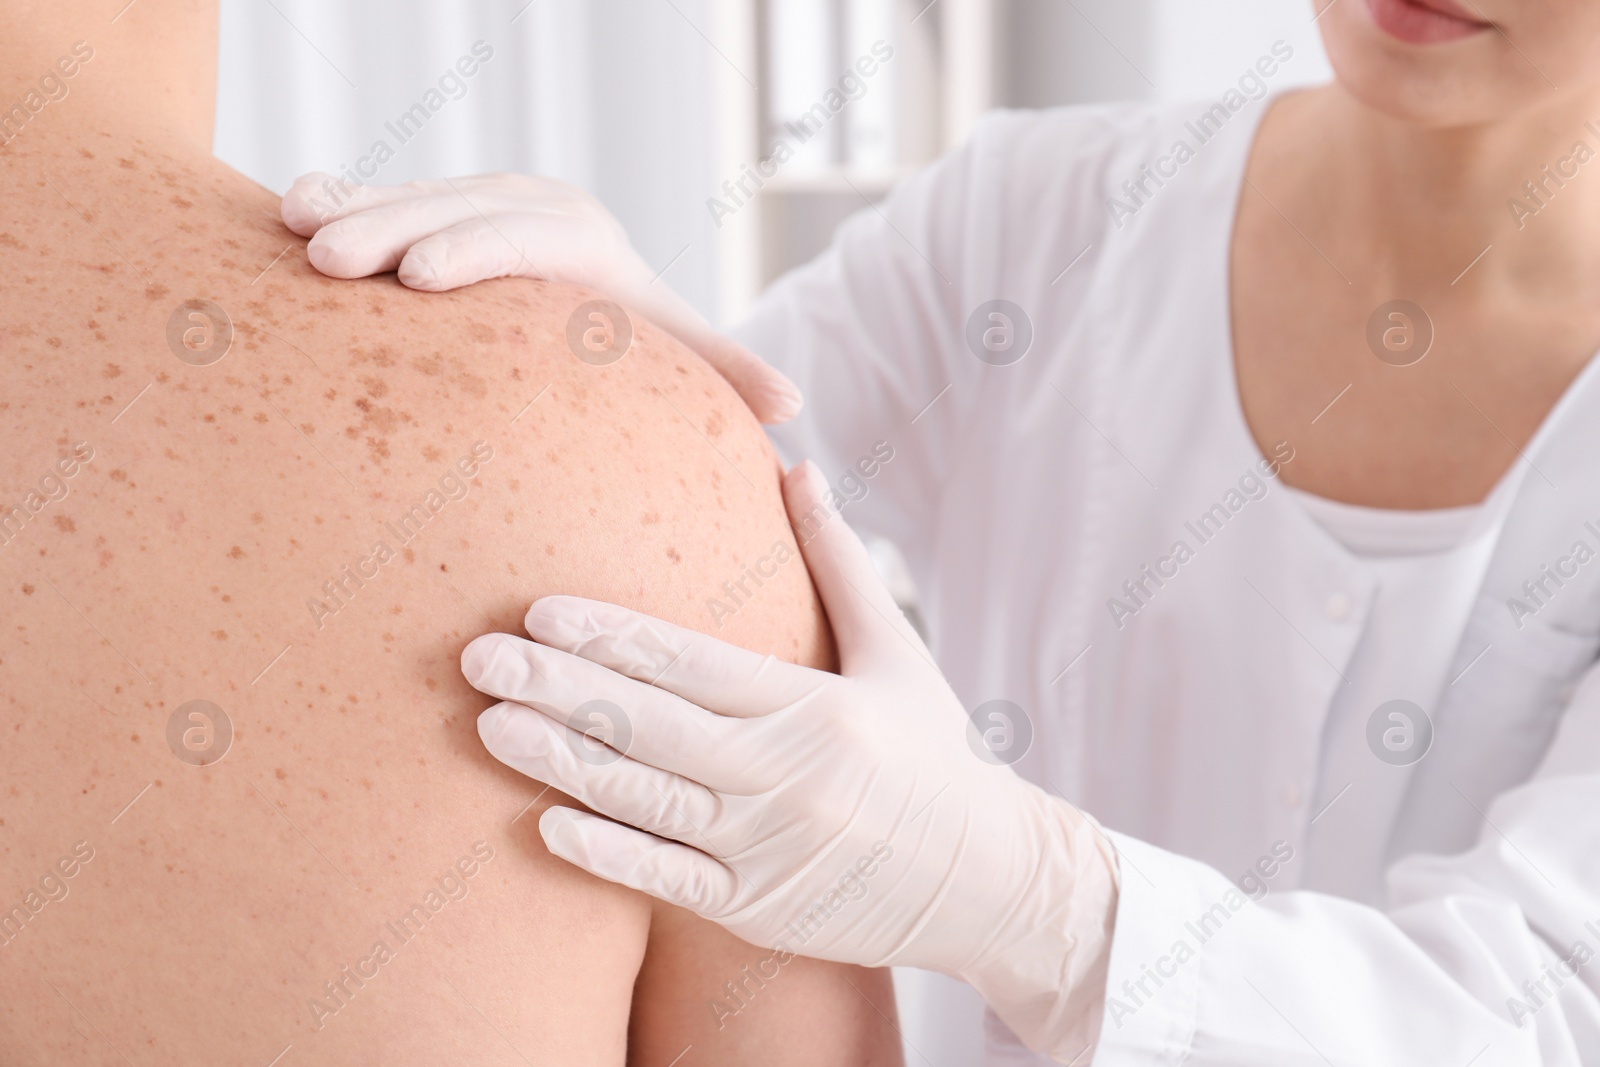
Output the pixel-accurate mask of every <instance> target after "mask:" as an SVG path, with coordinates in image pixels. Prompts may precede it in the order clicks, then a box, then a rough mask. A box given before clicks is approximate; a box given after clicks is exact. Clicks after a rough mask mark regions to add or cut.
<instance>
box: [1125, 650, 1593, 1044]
mask: <svg viewBox="0 0 1600 1067" xmlns="http://www.w3.org/2000/svg"><path fill="white" fill-rule="evenodd" d="M1462 802H1463V803H1467V801H1466V799H1465V798H1463V800H1462ZM1483 814H1484V816H1485V819H1484V825H1483V829H1482V832H1481V834H1480V837H1479V840H1478V843H1477V845H1476V846H1475V847H1474V848H1472V849H1471V850H1469V851H1467V852H1464V853H1462V854H1460V855H1454V856H1434V855H1415V856H1410V857H1407V858H1405V859H1402V860H1401V861H1400V862H1398V863H1397V864H1396V865H1395V866H1394V867H1393V868H1391V870H1390V872H1389V897H1390V901H1391V906H1390V907H1389V909H1388V910H1387V911H1380V910H1377V909H1375V908H1370V907H1366V906H1363V905H1360V904H1356V903H1353V902H1350V901H1347V900H1343V899H1340V898H1336V897H1331V896H1326V895H1322V894H1318V893H1311V892H1281V893H1270V894H1269V895H1267V896H1266V897H1264V898H1262V899H1260V900H1259V902H1256V901H1251V900H1250V899H1249V898H1247V897H1245V896H1244V895H1243V894H1242V893H1240V891H1239V890H1238V889H1237V888H1236V887H1235V886H1234V885H1233V884H1232V883H1231V882H1230V881H1229V880H1228V879H1227V878H1225V877H1224V876H1223V875H1222V874H1220V873H1219V872H1217V871H1215V870H1213V869H1212V868H1209V867H1207V866H1205V865H1203V864H1201V863H1197V862H1195V861H1192V860H1187V859H1184V858H1182V857H1179V856H1175V855H1173V854H1171V853H1168V852H1164V851H1162V850H1161V849H1158V848H1155V847H1153V846H1151V845H1148V844H1145V843H1143V842H1140V841H1137V840H1134V839H1131V838H1128V837H1125V836H1122V835H1117V834H1113V835H1112V838H1113V842H1114V844H1115V845H1116V846H1117V849H1118V853H1119V856H1120V864H1121V874H1122V877H1121V896H1120V899H1119V901H1118V905H1117V918H1116V927H1115V931H1114V933H1113V940H1112V948H1111V966H1110V973H1109V976H1108V980H1107V988H1106V1012H1105V1017H1104V1020H1103V1025H1102V1028H1101V1038H1100V1046H1099V1050H1098V1053H1097V1056H1096V1058H1095V1060H1094V1063H1095V1065H1096V1067H1133V1065H1138V1067H1149V1065H1151V1064H1167V1063H1180V1062H1181V1063H1184V1064H1187V1065H1193V1067H1209V1065H1218V1067H1221V1065H1224V1064H1226V1065H1229V1067H1251V1065H1256V1064H1260V1065H1272V1067H1288V1065H1295V1064H1306V1065H1312V1064H1315V1065H1318V1067H1329V1065H1330V1064H1337V1065H1340V1067H1342V1065H1344V1064H1360V1065H1390V1064H1393V1065H1397V1067H1399V1065H1407V1067H1410V1065H1424V1064H1425V1065H1440V1067H1467V1065H1468V1064H1471V1067H1501V1065H1505V1067H1511V1065H1515V1067H1557V1065H1560V1067H1567V1065H1577V1064H1591V1065H1592V1064H1600V671H1596V670H1591V671H1590V673H1589V674H1588V675H1587V676H1586V678H1585V679H1584V682H1583V684H1582V685H1581V686H1580V687H1579V689H1578V691H1577V692H1576V694H1575V695H1574V698H1573V702H1572V704H1571V705H1570V706H1569V709H1568V711H1567V714H1566V716H1565V719H1564V722H1563V724H1562V728H1561V731H1560V733H1559V734H1558V736H1557V739H1556V741H1555V743H1554V745H1553V746H1552V748H1551V750H1550V752H1549V754H1548V755H1547V756H1546V759H1545V761H1544V764H1543V766H1542V767H1541V769H1540V771H1539V772H1538V773H1537V774H1536V775H1535V777H1534V778H1533V779H1531V780H1530V781H1529V782H1527V783H1525V784H1524V785H1522V786H1520V787H1518V788H1516V789H1513V790H1509V791H1507V792H1506V793H1504V794H1502V795H1501V796H1500V797H1498V798H1497V799H1496V800H1495V802H1494V803H1493V804H1492V805H1489V806H1488V808H1487V810H1486V811H1485V812H1484V813H1483Z"/></svg>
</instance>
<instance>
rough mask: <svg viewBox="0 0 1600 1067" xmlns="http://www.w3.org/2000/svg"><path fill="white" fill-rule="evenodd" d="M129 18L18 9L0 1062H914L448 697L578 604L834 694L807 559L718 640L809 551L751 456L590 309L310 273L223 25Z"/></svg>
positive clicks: (0, 372) (13, 53)
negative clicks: (619, 877)
mask: <svg viewBox="0 0 1600 1067" xmlns="http://www.w3.org/2000/svg"><path fill="white" fill-rule="evenodd" d="M125 3H126V0H107V2H105V3H98V2H96V3H85V4H71V5H67V4H42V3H32V2H27V0H0V17H3V19H4V24H5V25H6V27H7V32H6V34H5V35H4V37H3V38H0V72H3V73H0V108H5V107H9V105H10V103H11V102H13V101H16V102H18V106H17V107H15V108H11V109H10V110H9V112H8V113H6V114H4V115H3V117H0V141H3V142H4V144H3V147H0V175H3V181H4V185H3V189H4V203H3V206H0V278H3V279H4V281H3V282H0V286H3V287H4V290H5V299H4V301H3V303H0V619H3V621H4V628H3V631H0V699H3V701H4V703H3V705H0V707H3V709H4V710H3V712H0V731H3V738H4V739H3V742H0V1063H3V1064H5V1065H7V1067H11V1065H23V1064H41V1065H43V1064H48V1065H52V1067H55V1065H63V1064H113V1063H116V1064H122V1063H127V1064H135V1065H143V1064H156V1063H161V1064H201V1063H224V1062H225V1063H239V1064H256V1065H260V1067H267V1065H268V1064H275V1065H282V1067H298V1065H304V1064H330V1065H350V1064H369V1063H371V1064H376V1063H383V1064H391V1065H406V1064H430V1065H431V1064H441V1063H448V1064H468V1063H470V1064H473V1065H484V1067H488V1065H496V1064H506V1065H511V1064H540V1065H544V1064H561V1065H587V1064H621V1063H624V1062H628V1063H636V1064H644V1065H651V1067H669V1065H670V1064H674V1063H681V1064H682V1065H683V1067H690V1065H703V1064H719V1063H727V1064H734V1063H753V1062H760V1063H764V1064H802V1063H816V1064H866V1063H875V1064H876V1063H893V1062H898V1059H899V1052H898V1041H897V1038H896V1035H895V1033H894V1030H893V1025H892V1022H891V1021H890V1020H892V1017H893V1006H892V999H891V997H890V994H889V989H888V981H887V977H886V975H885V974H884V973H883V972H867V971H860V970H856V969H853V968H847V967H842V966H836V965H832V964H824V963H818V962H815V961H808V960H801V959H793V958H788V957H786V956H783V955H777V954H774V953H773V952H771V951H768V950H765V949H756V948H752V947H751V946H748V945H745V944H743V943H741V942H738V941H736V940H734V939H733V938H732V937H731V936H730V935H728V934H726V933H724V932H723V931H721V930H720V929H719V928H716V927H713V926H711V925H709V924H706V923H703V922H701V921H700V920H698V919H695V918H693V917H691V916H688V915H687V914H685V913H682V912H676V911H673V910H671V909H667V908H665V907H663V906H655V905H652V903H651V902H650V901H648V900H647V899H645V898H643V897H640V896H637V895H635V894H632V893H630V892H628V891H626V890H623V889H620V888H618V887H616V886H613V885H609V884H605V883H601V882H599V881H596V880H595V879H592V878H590V877H588V876H587V875H585V874H583V873H582V872H580V871H578V870H577V869H575V868H573V867H570V866H568V865H566V864H564V863H562V862H560V861H558V860H556V859H554V858H553V857H551V856H550V855H548V854H547V853H546V852H545V850H544V848H543V846H542V844H541V842H540V839H539V835H538V831H537V822H538V815H539V813H540V812H541V811H542V810H543V809H544V808H545V807H547V806H548V805H550V804H552V803H556V802H564V803H571V802H570V801H568V800H566V798H563V797H560V796H558V795H556V794H554V793H551V792H546V791H542V790H541V788H540V786H539V785H538V784H537V783H534V782H530V781H529V780H528V779H526V778H523V777H522V776H520V775H518V774H516V773H515V772H512V771H510V770H507V769H505V768H503V767H501V766H500V765H498V764H497V763H495V762H494V761H493V760H492V759H491V758H490V757H489V756H488V755H487V754H486V753H485V752H484V751H483V749H482V747H481V745H480V744H479V742H478V739H477V735H476V731H475V727H474V722H475V718H476V715H477V713H478V711H480V710H481V709H482V708H483V707H484V706H485V704H486V701H485V700H484V698H482V697H481V696H479V695H477V694H475V693H473V692H472V691H471V690H470V689H469V688H468V687H467V686H466V684H465V683H464V682H463V681H461V678H460V674H459V671H458V668H457V661H458V656H459V654H460V650H461V647H462V646H463V645H464V644H465V643H466V641H467V640H469V639H470V638H471V637H473V636H475V635H477V634H479V633H481V632H483V631H484V630H486V629H499V630H507V631H512V632H520V618H521V615H522V612H523V611H524V609H525V608H526V606H527V605H528V604H529V603H530V602H531V601H533V600H534V599H535V598H537V597H539V596H542V595H545V594H549V593H557V592H561V593H574V594H581V595H586V596H592V597H598V598H601V599H604V600H615V601H619V602H621V603H624V604H629V605H631V606H635V607H638V608H641V609H643V610H646V611H649V612H652V613H654V614H657V615H661V616H664V617H666V618H669V619H675V620H677V621H679V622H682V623H684V624H687V625H690V626H697V627H700V628H702V629H708V630H715V631H716V632H717V633H718V634H719V635H721V636H726V637H728V638H730V639H732V640H735V641H739V642H741V643H743V644H745V645H747V646H749V647H751V648H755V649H764V650H769V651H771V652H773V653H776V654H778V655H781V656H784V657H786V658H789V659H792V660H795V661H798V662H803V663H809V664H814V665H821V664H826V663H828V662H829V660H830V657H831V655H832V653H831V646H830V642H829V638H828V635H827V631H826V628H825V623H824V620H823V618H822V616H821V613H820V610H819V608H818V605H817V601H816V599H815V596H814V594H813V591H812V589H811V586H810V583H809V580H808V578H807V575H806V574H805V572H804V569H803V568H802V567H800V566H798V565H796V566H793V567H787V568H783V569H781V570H780V572H779V573H778V575H777V576H776V577H773V578H770V579H767V580H766V581H765V582H764V584H762V585H761V587H760V588H759V589H758V590H756V591H755V594H754V595H753V596H751V597H749V598H748V599H745V600H743V601H742V604H741V606H740V607H739V609H738V610H737V612H735V613H734V614H732V615H731V616H727V617H725V618H721V619H720V620H718V621H720V622H721V627H720V629H718V628H717V625H716V621H714V620H713V619H712V617H711V616H710V615H709V614H708V613H707V608H706V604H707V601H708V600H710V599H712V598H713V597H715V596H717V595H719V591H720V590H721V588H722V585H723V583H724V582H725V581H728V580H735V581H737V580H738V579H739V578H740V577H741V575H742V574H743V573H744V569H745V566H746V564H747V563H748V562H749V561H751V560H754V559H756V558H758V557H761V556H764V555H767V554H768V553H769V552H770V549H771V546H772V545H773V544H774V543H775V542H785V543H789V542H790V540H791V533H790V531H789V529H788V526H787V523H786V521H785V519H784V512H783V508H782V506H781V503H780V500H779V496H778V489H777V473H778V470H777V464H776V461H775V459H774V457H773V455H772V453H771V451H770V450H769V449H768V447H767V445H766V443H765V439H764V438H763V437H762V435H761V433H760V431H759V428H758V427H757V426H756V424H755V422H754V420H753V419H752V418H751V417H750V416H749V414H748V413H747V412H745V411H744V410H743V408H742V407H740V406H739V404H738V401H737V399H736V398H735V396H734V394H733V393H732V392H731V391H730V390H729V389H728V388H727V387H726V386H725V385H724V384H723V382H722V381H721V379H720V378H718V376H717V375H716V374H714V373H712V372H711V371H710V370H709V369H708V368H706V367H705V366H703V365H701V364H699V363H698V362H697V361H696V360H695V359H694V357H692V356H690V355H689V354H687V353H686V352H685V351H684V350H682V349H681V348H680V347H678V346H677V345H676V344H675V343H673V342H672V341H670V340H669V339H668V338H667V337H666V336H665V335H664V334H662V333H661V332H660V331H659V330H657V329H655V328H653V327H652V326H651V325H650V324H649V323H647V322H643V321H640V320H637V319H636V320H635V321H634V322H633V324H632V325H633V329H634V334H635V336H634V338H633V342H632V345H631V347H630V348H629V349H628V350H627V352H626V354H625V355H624V356H623V357H622V358H621V359H620V360H618V361H617V362H614V363H612V364H610V365H597V364H596V363H594V362H585V361H583V360H580V359H578V358H576V357H575V356H574V354H573V352H572V351H570V350H569V347H568V340H567V327H568V319H569V316H571V314H572V312H573V311H574V309H576V308H577V307H578V306H579V305H580V304H581V303H582V302H583V301H584V300H586V299H588V297H589V295H590V294H585V293H579V292H574V291H567V290H560V289H556V288H552V287H545V286H541V285H538V284H535V283H530V282H498V283H491V284H488V285H484V286H480V287H477V288H474V289H472V290H470V291H466V292H462V293H458V294H451V295H447V296H432V297H426V298H424V297H419V296H415V295H413V294H411V293H409V292H407V291H405V290H404V289H402V288H401V287H399V286H398V285H397V284H396V283H394V282H393V280H392V279H388V278H384V279H378V280H375V281H372V282H368V283H360V284H356V285H352V284H350V283H344V282H329V281H326V280H325V279H323V278H321V277H320V276H318V275H317V274H316V273H315V272H314V271H313V270H311V269H310V268H309V267H308V266H307V264H306V263H305V259H304V253H303V248H302V242H301V241H300V240H298V239H296V238H294V237H293V236H292V235H290V234H289V233H288V232H287V231H286V230H285V229H284V228H283V226H282V225H281V223H280V222H279V221H278V219H277V215H276V207H277V199H276V197H274V196H273V195H271V194H270V193H268V192H267V191H266V190H263V189H261V188H258V187H256V186H255V185H253V184H252V183H251V182H249V181H248V180H246V179H244V178H243V177H241V176H240V175H238V174H236V173H234V172H232V171H230V170H229V169H228V168H227V167H225V166H223V165H221V164H220V163H218V162H216V161H214V160H213V159H211V158H210V156H209V153H208V146H209V143H210V122H211V110H212V99H213V98H212V82H213V80H214V69H212V65H211V62H210V57H212V56H213V55H214V54H215V33H216V12H215V10H214V5H213V4H211V3H205V2H200V0H190V2H177V0H167V2H160V0H147V2H145V3H139V4H135V5H133V6H131V7H128V8H127V9H126V10H122V12H121V14H120V15H119V14H118V12H119V9H122V8H123V6H124V4H125ZM114 17H115V21H113V19H114ZM201 302H209V303H201ZM216 309H220V311H218V310H216ZM224 313H225V315H226V316H227V317H226V318H223V314H224Z"/></svg>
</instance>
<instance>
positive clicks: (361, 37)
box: [216, 0, 1328, 1067]
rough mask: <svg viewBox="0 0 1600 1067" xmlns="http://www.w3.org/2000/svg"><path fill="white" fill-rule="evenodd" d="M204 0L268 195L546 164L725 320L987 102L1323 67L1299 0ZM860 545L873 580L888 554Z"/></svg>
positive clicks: (969, 1027)
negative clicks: (216, 22) (1271, 54)
mask: <svg viewBox="0 0 1600 1067" xmlns="http://www.w3.org/2000/svg"><path fill="white" fill-rule="evenodd" d="M222 10H223V16H222V57H221V76H220V86H219V89H220V98H219V103H218V116H217V135H216V151H217V155H218V156H220V157H221V158H222V159H224V160H226V161H227V162H228V163H230V164H232V165H233V166H234V167H236V168H238V169H239V170H241V171H243V172H244V173H245V174H248V175H250V176H251V177H253V178H254V179H255V180H257V181H259V182H260V183H262V184H263V185H265V186H267V187H268V188H270V189H273V190H274V191H277V192H280V193H281V192H282V191H284V190H285V189H287V188H288V186H289V184H290V182H291V181H293V179H294V178H295V177H296V176H297V175H299V174H301V173H303V172H305V171H309V170H323V171H328V172H330V173H335V174H340V173H347V174H349V175H351V176H352V177H353V178H357V179H359V180H361V181H364V182H370V183H378V184H389V183H394V182H403V181H411V180H414V179H418V178H438V177H443V176H447V175H456V174H469V173H480V172H484V171H498V170H514V171H524V172H530V173H541V174H548V175H552V176H554V177H558V178H562V179H564V180H566V181H570V182H573V183H575V184H577V185H581V186H583V187H584V188H586V189H588V190H589V191H590V192H592V193H594V194H595V195H597V196H598V197H599V198H600V199H601V200H602V201H603V202H604V203H605V204H606V205H607V207H609V208H610V209H611V211H612V212H613V213H614V214H615V215H616V216H617V217H618V218H620V219H621V220H622V222H623V224H624V225H625V226H626V227H627V229H628V232H629V233H630V234H631V235H632V238H633V242H634V245H635V246H636V247H637V248H638V249H639V251H640V252H641V253H642V254H643V256H644V258H645V259H646V261H648V262H649V263H651V264H653V265H654V266H655V267H656V268H657V269H659V270H660V271H662V272H663V273H662V277H663V280H664V281H666V282H667V283H668V284H670V285H671V286H672V287H673V288H674V289H676V290H677V291H678V292H680V293H682V294H683V295H684V296H685V297H687V298H688V299H689V300H690V301H691V302H692V303H694V304H695V305H696V306H698V307H699V308H700V309H701V310H702V311H703V312H704V313H705V314H706V315H707V317H708V318H710V319H711V320H712V321H713V322H714V323H717V324H719V325H724V326H726V325H731V324H732V323H734V322H736V321H737V320H738V319H739V317H740V316H741V315H742V314H743V313H744V311H745V309H746V308H748V307H749V305H750V303H751V301H752V300H753V299H754V298H755V296H756V294H757V293H759V292H760V290H761V288H762V287H763V286H764V285H765V284H766V283H767V282H769V281H771V280H772V279H773V278H775V277H777V276H778V275H779V274H781V273H782V272H783V271H785V270H787V269H789V268H790V267H793V266H796V265H798V264H800V263H803V262H805V261H806V260H807V259H809V258H810V257H811V256H813V255H815V254H816V253H817V252H818V251H820V250H821V249H822V248H823V247H825V246H826V245H827V243H828V240H829V238H830V236H831V235H832V232H833V230H834V228H835V226H837V224H838V223H839V222H840V221H841V220H842V219H843V218H845V217H846V216H848V215H849V214H851V213H853V212H855V211H859V210H863V209H866V208H867V206H868V205H869V204H870V203H871V202H873V201H875V200H877V199H879V198H881V197H882V196H883V195H884V194H885V193H886V192H887V191H888V190H889V188H890V187H891V186H892V185H893V183H894V181H895V180H896V178H897V177H899V176H900V175H903V174H904V173H906V172H907V171H908V170H911V169H914V168H915V167H917V166H918V165H920V164H922V163H925V162H927V161H928V160H930V159H932V158H933V157H935V156H937V155H938V154H940V153H941V152H943V151H944V150H946V149H947V148H949V147H951V146H953V145H955V144H958V143H960V141H961V140H962V139H963V138H964V137H965V136H966V134H967V132H968V131H969V130H970V129H971V126H972V123H973V122H974V120H975V119H976V118H977V117H978V116H979V115H981V114H982V113H983V112H984V111H986V110H989V109H991V108H995V107H1050V106H1055V105H1061V104H1080V103H1091V102H1097V101H1112V100H1183V99H1194V100H1196V101H1200V100H1207V99H1214V98H1215V97H1217V96H1218V95H1220V93H1221V92H1222V91H1223V90H1224V89H1225V88H1226V87H1228V86H1229V85H1230V84H1231V83H1233V82H1234V81H1235V80H1236V79H1237V78H1238V77H1239V75H1240V74H1241V73H1243V72H1244V70H1245V69H1246V68H1247V67H1248V66H1250V65H1251V64H1252V63H1254V62H1255V60H1256V58H1257V57H1258V56H1260V55H1262V54H1264V53H1266V52H1267V51H1268V50H1269V49H1270V48H1271V45H1272V43H1273V42H1274V41H1277V40H1280V39H1281V40H1285V41H1287V42H1288V43H1289V44H1291V45H1292V46H1293V47H1294V52H1295V55H1294V58H1293V59H1292V60H1291V61H1290V62H1289V63H1287V64H1286V65H1285V66H1284V69H1283V71H1282V73H1281V74H1280V75H1279V77H1277V78H1275V79H1274V83H1273V84H1274V88H1277V89H1281V88H1283V87H1285V86H1289V85H1294V84H1303V83H1308V82H1317V81H1322V80H1324V79H1325V78H1326V77H1327V74H1328V68H1327V61H1326V58H1325V57H1324V55H1323V53H1322V49H1321V46H1320V44H1319V43H1318V41H1317V36H1316V27H1315V26H1314V25H1313V23H1312V21H1311V14H1312V13H1311V9H1310V4H1309V2H1308V0H931V2H930V0H531V2H530V0H479V2H476V3H472V4H455V5H445V4H442V3H438V2H433V3H425V2H423V0H341V2H339V3H328V2H327V0H223V4H222ZM463 57H467V60H468V61H467V62H465V63H462V62H461V61H462V59H463ZM458 64H459V65H458ZM468 69H471V70H472V73H471V74H470V75H466V74H464V73H463V72H464V71H465V70H468ZM869 71H870V73H868V72H869ZM875 547H876V550H877V551H878V554H879V555H881V556H883V557H884V566H886V567H887V568H888V569H890V570H891V571H892V570H893V559H892V553H890V551H889V550H888V549H887V548H885V547H884V546H875ZM900 592H901V593H902V595H904V596H909V593H908V592H906V591H900ZM896 984H897V987H898V988H899V990H900V994H901V995H900V1001H901V1005H900V1013H901V1025H902V1029H903V1031H904V1035H905V1040H906V1046H907V1047H906V1061H907V1063H908V1064H910V1065H912V1067H971V1065H975V1064H977V1063H978V1062H979V1061H980V1059H981V1046H982V1025H981V1016H982V1004H981V1002H980V1001H979V1000H978V998H977V996H976V995H975V994H974V993H973V992H972V991H971V990H970V989H968V988H966V987H965V986H963V985H961V984H960V983H958V982H955V981H953V980H951V979H947V978H944V977H942V976H939V975H933V974H928V973H925V972H915V971H902V972H900V973H897V974H896Z"/></svg>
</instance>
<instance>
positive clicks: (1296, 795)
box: [1283, 782, 1300, 808]
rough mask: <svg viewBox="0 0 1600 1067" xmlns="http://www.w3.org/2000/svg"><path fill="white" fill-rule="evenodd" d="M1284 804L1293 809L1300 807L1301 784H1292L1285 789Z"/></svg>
mask: <svg viewBox="0 0 1600 1067" xmlns="http://www.w3.org/2000/svg"><path fill="white" fill-rule="evenodd" d="M1283 802H1284V803H1285V804H1287V805H1289V806H1290V807H1291V808H1298V807H1299V806H1300V783H1298V782H1290V783H1289V784H1288V785H1286V786H1284V787H1283Z"/></svg>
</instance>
